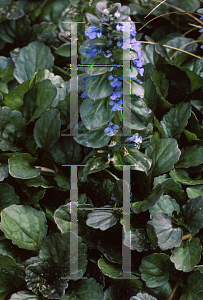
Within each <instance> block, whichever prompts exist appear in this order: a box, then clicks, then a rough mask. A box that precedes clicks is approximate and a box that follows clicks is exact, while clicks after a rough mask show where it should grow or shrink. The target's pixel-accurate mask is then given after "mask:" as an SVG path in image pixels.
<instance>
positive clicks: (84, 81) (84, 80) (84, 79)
mask: <svg viewBox="0 0 203 300" xmlns="http://www.w3.org/2000/svg"><path fill="white" fill-rule="evenodd" d="M87 78H88V77H84V78H83V85H84V86H85V83H86V80H87Z"/></svg>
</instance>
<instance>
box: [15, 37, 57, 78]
mask: <svg viewBox="0 0 203 300" xmlns="http://www.w3.org/2000/svg"><path fill="white" fill-rule="evenodd" d="M53 63H54V57H53V55H52V54H51V51H50V49H49V47H47V46H45V45H43V44H41V43H39V42H36V41H35V42H32V43H30V44H29V45H28V46H26V47H24V48H22V49H21V50H20V54H19V56H18V58H17V59H16V61H15V66H16V68H15V70H14V76H15V78H16V79H17V80H18V81H19V82H20V83H22V82H24V81H27V80H29V79H31V78H32V76H33V74H34V73H35V72H37V71H38V70H40V69H48V70H50V69H51V67H52V66H53Z"/></svg>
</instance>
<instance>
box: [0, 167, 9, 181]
mask: <svg viewBox="0 0 203 300" xmlns="http://www.w3.org/2000/svg"><path fill="white" fill-rule="evenodd" d="M8 174H9V173H8V166H7V165H6V164H3V163H0V181H4V179H5V178H7V177H8Z"/></svg>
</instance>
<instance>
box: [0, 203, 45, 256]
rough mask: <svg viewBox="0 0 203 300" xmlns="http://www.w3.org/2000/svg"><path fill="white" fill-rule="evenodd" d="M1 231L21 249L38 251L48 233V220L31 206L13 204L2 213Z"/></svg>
mask: <svg viewBox="0 0 203 300" xmlns="http://www.w3.org/2000/svg"><path fill="white" fill-rule="evenodd" d="M1 230H3V232H4V234H5V236H6V237H7V238H8V239H10V240H12V242H13V243H14V244H15V245H17V246H18V247H19V248H23V249H27V250H35V251H38V250H39V248H40V245H41V242H42V240H43V239H44V237H45V236H46V233H47V225H46V218H45V215H44V213H43V212H42V211H37V210H36V209H34V208H32V207H31V206H26V205H16V204H13V205H10V206H9V207H6V208H4V209H3V210H2V212H1Z"/></svg>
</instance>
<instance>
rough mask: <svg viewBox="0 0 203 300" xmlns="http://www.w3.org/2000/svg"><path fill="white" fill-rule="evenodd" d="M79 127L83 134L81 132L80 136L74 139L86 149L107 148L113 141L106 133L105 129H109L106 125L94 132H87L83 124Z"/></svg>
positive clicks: (93, 130)
mask: <svg viewBox="0 0 203 300" xmlns="http://www.w3.org/2000/svg"><path fill="white" fill-rule="evenodd" d="M78 125H79V129H80V131H81V132H79V135H78V136H74V137H73V138H74V140H75V141H76V142H77V143H79V144H81V145H83V146H85V147H92V148H102V147H104V146H106V145H107V144H108V142H109V141H110V139H111V137H110V136H108V135H107V134H106V133H105V132H104V129H105V128H106V127H107V126H106V125H105V126H102V127H100V128H96V129H92V130H87V129H86V128H85V127H84V125H83V124H82V123H79V124H78ZM80 133H81V135H80Z"/></svg>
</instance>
